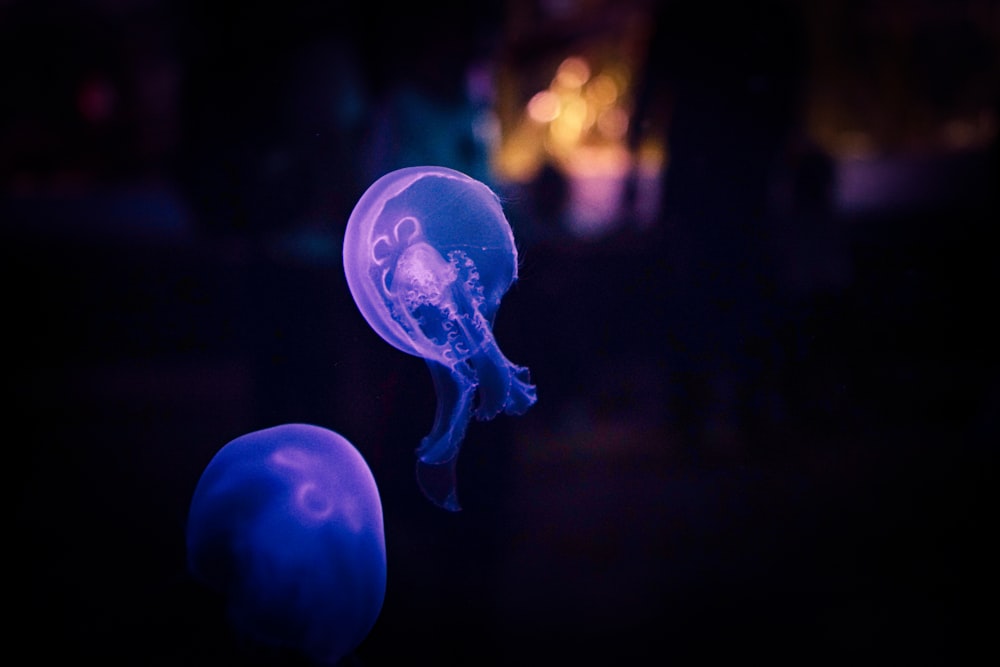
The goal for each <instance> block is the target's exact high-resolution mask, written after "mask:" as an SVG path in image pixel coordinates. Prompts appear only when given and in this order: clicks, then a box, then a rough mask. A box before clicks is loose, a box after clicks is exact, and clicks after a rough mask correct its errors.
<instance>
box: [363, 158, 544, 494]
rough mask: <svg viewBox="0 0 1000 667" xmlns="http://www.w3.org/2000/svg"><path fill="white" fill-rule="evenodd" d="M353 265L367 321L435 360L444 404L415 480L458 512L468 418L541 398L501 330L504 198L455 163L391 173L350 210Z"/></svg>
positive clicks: (506, 234)
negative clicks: (504, 347) (496, 329)
mask: <svg viewBox="0 0 1000 667" xmlns="http://www.w3.org/2000/svg"><path fill="white" fill-rule="evenodd" d="M344 272H345V274H346V276H347V284H348V286H349V287H350V290H351V294H352V295H353V297H354V301H355V303H357V305H358V308H359V309H360V310H361V313H362V315H364V317H365V319H366V320H367V321H368V324H369V325H371V327H372V328H373V329H374V330H375V331H376V332H377V333H378V334H379V335H380V336H381V337H382V338H384V339H385V341H386V342H388V343H389V344H391V345H393V346H395V347H396V348H398V349H400V350H402V351H403V352H406V353H408V354H412V355H415V356H418V357H422V358H423V359H425V360H426V361H427V365H428V367H429V368H430V373H431V377H432V379H433V382H434V388H435V391H436V392H437V411H436V414H435V418H434V424H433V426H432V428H431V431H430V433H429V434H428V435H427V436H426V437H425V438H423V440H422V441H421V443H420V446H419V447H418V448H417V480H418V483H419V484H420V487H421V489H422V490H423V492H424V494H425V495H426V496H427V497H428V498H429V499H430V500H431V501H432V502H434V503H435V504H437V505H438V506H440V507H443V508H445V509H448V510H452V511H457V510H459V509H460V507H459V504H458V498H457V494H456V480H455V467H456V462H457V458H458V453H459V449H460V448H461V446H462V440H463V438H464V437H465V430H466V427H467V426H468V423H469V420H470V419H471V418H472V417H473V416H475V417H476V419H479V420H489V419H493V418H494V417H496V416H497V415H498V414H500V413H501V412H504V413H506V414H509V415H519V414H523V413H524V412H525V411H526V410H527V409H528V408H530V407H531V406H532V405H533V404H534V403H535V400H536V397H535V386H534V385H533V384H531V381H530V378H529V373H528V369H527V368H525V367H522V366H517V365H515V364H513V363H511V362H510V361H509V360H508V359H507V358H506V357H505V356H504V355H503V353H502V352H501V351H500V348H499V346H498V345H497V342H496V339H495V338H494V337H493V331H492V327H493V322H494V320H495V318H496V314H497V310H498V309H499V307H500V299H501V298H503V295H504V294H506V292H507V290H508V289H509V288H510V286H511V285H512V284H513V283H514V281H515V280H517V248H516V247H515V246H514V234H513V232H512V231H511V228H510V224H509V223H508V222H507V218H506V217H505V216H504V213H503V209H502V208H501V206H500V200H499V198H498V197H497V196H496V194H495V193H494V192H493V191H492V190H491V189H490V188H489V187H487V186H486V185H485V184H483V183H481V182H479V181H477V180H475V179H473V178H471V177H469V176H467V175H465V174H463V173H461V172H458V171H454V170H452V169H447V168H444V167H408V168H405V169H399V170H396V171H392V172H389V173H388V174H385V175H384V176H382V177H381V178H379V179H378V180H376V181H375V182H374V183H373V184H372V185H371V186H370V187H369V188H368V190H367V191H366V192H365V193H364V194H363V195H362V196H361V199H359V200H358V203H357V205H356V206H355V207H354V210H353V211H352V213H351V216H350V219H349V220H348V222H347V229H346V231H345V233H344Z"/></svg>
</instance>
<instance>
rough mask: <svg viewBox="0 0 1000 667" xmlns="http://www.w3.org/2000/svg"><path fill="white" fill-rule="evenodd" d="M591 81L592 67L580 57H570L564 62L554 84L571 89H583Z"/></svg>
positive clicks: (558, 70) (557, 72) (557, 71)
mask: <svg viewBox="0 0 1000 667" xmlns="http://www.w3.org/2000/svg"><path fill="white" fill-rule="evenodd" d="M588 79H590V65H588V64H587V61H586V60H584V59H583V58H581V57H579V56H570V57H569V58H566V59H565V60H563V61H562V63H561V64H560V65H559V69H557V70H556V76H555V79H554V81H553V83H555V84H557V85H559V86H562V87H565V88H570V89H577V88H582V87H583V84H585V83H587V80H588Z"/></svg>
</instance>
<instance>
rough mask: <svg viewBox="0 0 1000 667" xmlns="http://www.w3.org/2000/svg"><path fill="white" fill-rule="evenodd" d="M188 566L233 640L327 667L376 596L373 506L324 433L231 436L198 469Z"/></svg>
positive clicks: (338, 441)
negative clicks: (222, 605) (220, 604)
mask: <svg viewBox="0 0 1000 667" xmlns="http://www.w3.org/2000/svg"><path fill="white" fill-rule="evenodd" d="M187 558H188V567H189V568H190V571H191V573H192V574H193V575H194V577H195V578H196V579H198V580H199V581H200V582H202V583H203V584H205V585H206V586H208V587H209V588H211V589H213V590H215V591H217V592H219V593H220V594H222V595H223V596H224V597H225V600H226V607H227V613H228V618H229V622H230V623H231V625H232V627H233V629H234V630H235V631H236V633H237V634H238V635H239V636H240V637H242V638H245V639H247V640H249V641H252V642H256V643H257V644H258V645H262V646H265V647H268V648H273V649H280V650H290V651H295V652H298V653H299V654H301V655H304V656H305V657H306V658H308V659H309V660H311V661H312V662H313V663H314V664H319V665H334V664H336V663H337V662H338V661H339V660H340V659H341V658H343V657H344V656H346V655H348V654H349V653H351V652H352V651H353V650H354V649H355V648H357V646H358V645H359V644H360V643H361V642H362V640H364V639H365V637H367V635H368V633H369V632H370V630H371V628H372V627H373V626H374V624H375V621H376V619H377V618H378V615H379V613H380V611H381V609H382V602H383V599H384V597H385V583H386V554H385V533H384V529H383V525H382V503H381V501H380V499H379V493H378V489H377V487H376V486H375V480H374V478H373V477H372V473H371V470H369V468H368V465H367V464H366V463H365V461H364V459H363V458H362V456H361V454H360V453H359V452H358V451H357V450H356V449H355V448H354V446H353V445H352V444H351V443H350V442H348V441H347V440H346V439H344V438H343V437H342V436H340V435H339V434H337V433H334V432H333V431H329V430H327V429H324V428H321V427H318V426H311V425H308V424H284V425H281V426H275V427H273V428H267V429H264V430H261V431H255V432H253V433H248V434H246V435H243V436H240V437H239V438H236V439H235V440H233V441H232V442H230V443H228V444H227V445H226V446H225V447H223V448H222V449H221V450H220V451H219V452H218V453H217V454H216V455H215V457H214V458H213V459H212V460H211V461H210V462H209V464H208V466H207V467H206V468H205V471H204V473H203V474H202V476H201V479H200V480H199V481H198V485H197V487H196V488H195V492H194V496H193V498H192V501H191V508H190V512H189V516H188V523H187Z"/></svg>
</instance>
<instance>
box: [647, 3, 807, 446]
mask: <svg viewBox="0 0 1000 667" xmlns="http://www.w3.org/2000/svg"><path fill="white" fill-rule="evenodd" d="M800 40H801V30H800V26H799V23H798V17H797V15H796V14H795V13H794V12H792V11H791V8H790V7H789V6H788V5H786V4H785V3H782V2H776V1H774V0H759V1H754V2H746V3H739V4H738V5H733V6H730V5H727V6H725V10H724V11H720V8H719V7H718V6H716V5H713V4H711V3H697V2H673V3H664V4H663V5H662V6H661V7H660V8H659V11H658V12H657V14H656V16H655V28H654V32H653V35H652V38H651V42H650V45H649V51H648V59H647V62H646V68H645V71H644V73H643V74H642V78H641V80H640V85H639V90H638V95H637V105H636V112H635V118H634V119H633V128H634V129H633V134H632V136H631V143H632V146H633V147H636V146H638V143H639V141H640V140H641V138H642V137H643V136H644V133H645V132H650V131H652V130H653V129H655V128H657V125H658V126H659V130H660V131H661V132H663V134H664V135H665V136H666V137H667V142H668V149H669V162H668V164H667V166H666V168H665V169H664V172H663V177H662V182H661V188H662V191H661V211H660V214H659V226H658V227H659V229H658V234H659V236H660V243H661V244H662V253H661V257H662V262H663V267H662V268H663V269H664V271H665V279H666V281H667V285H668V288H667V297H666V298H667V300H668V305H667V308H666V311H667V312H668V313H670V316H669V317H668V321H667V322H666V324H665V327H666V331H665V334H666V336H667V338H668V340H669V346H670V353H669V354H670V360H669V362H668V363H669V365H670V370H671V372H672V373H673V383H672V384H673V387H674V390H675V393H676V398H677V400H676V402H675V405H674V408H675V409H676V419H677V420H678V421H680V422H681V423H682V425H683V427H684V430H685V431H686V433H687V435H688V436H689V443H690V444H691V445H692V446H693V448H694V449H693V450H692V451H694V452H702V451H703V449H704V448H705V447H713V446H714V447H726V446H737V445H739V443H738V442H734V437H735V434H737V433H739V434H741V435H745V434H746V433H747V429H748V428H749V426H750V422H751V421H752V418H753V417H754V416H755V415H757V414H759V412H760V410H759V406H757V405H755V403H756V402H758V401H759V399H760V398H761V395H760V393H759V392H758V389H759V388H760V387H761V386H762V382H763V379H764V377H765V376H766V374H767V373H768V372H769V371H770V370H772V369H773V364H774V362H775V357H774V350H773V349H769V348H771V347H772V343H773V340H772V334H773V321H774V318H775V315H776V312H775V310H774V307H775V305H776V302H775V300H774V298H773V297H774V285H773V275H772V266H771V261H770V257H769V256H768V243H767V238H766V231H767V229H768V224H767V216H768V208H769V191H770V186H771V184H772V180H771V178H772V174H773V173H774V167H775V164H776V162H777V161H778V159H779V158H780V156H781V155H782V152H783V150H784V149H785V147H786V143H787V140H788V137H789V136H790V131H791V130H792V128H793V127H794V125H795V123H796V119H797V113H798V108H797V107H798V98H799V87H800V81H801V77H802V74H803V72H802V63H803V49H802V44H801V42H800ZM663 128H665V130H664V129H663Z"/></svg>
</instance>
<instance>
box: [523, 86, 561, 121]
mask: <svg viewBox="0 0 1000 667" xmlns="http://www.w3.org/2000/svg"><path fill="white" fill-rule="evenodd" d="M559 111H560V103H559V96H558V95H556V94H555V93H553V92H552V91H551V90H543V91H541V92H540V93H535V95H534V96H533V97H532V98H531V99H530V100H529V101H528V106H527V112H528V117H529V118H531V120H533V121H535V122H538V123H549V122H551V121H553V120H555V119H556V118H558V117H559Z"/></svg>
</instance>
